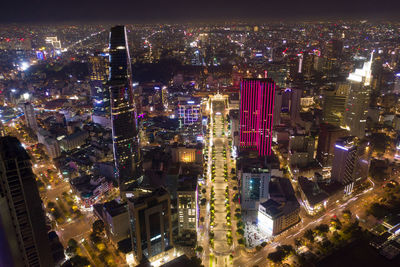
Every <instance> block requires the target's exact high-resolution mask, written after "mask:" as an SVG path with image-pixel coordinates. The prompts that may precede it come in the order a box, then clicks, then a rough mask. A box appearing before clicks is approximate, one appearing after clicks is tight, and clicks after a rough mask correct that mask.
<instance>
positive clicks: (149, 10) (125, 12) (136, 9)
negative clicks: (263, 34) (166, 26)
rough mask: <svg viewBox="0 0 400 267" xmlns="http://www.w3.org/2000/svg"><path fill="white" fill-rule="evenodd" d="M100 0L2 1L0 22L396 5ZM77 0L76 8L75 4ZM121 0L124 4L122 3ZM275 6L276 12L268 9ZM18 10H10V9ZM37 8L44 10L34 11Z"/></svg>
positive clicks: (371, 12) (380, 15) (324, 11)
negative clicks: (60, 0)
mask: <svg viewBox="0 0 400 267" xmlns="http://www.w3.org/2000/svg"><path fill="white" fill-rule="evenodd" d="M108 3H109V2H108V1H105V0H101V1H95V2H94V1H85V2H81V1H77V0H74V1H68V2H59V3H57V5H55V4H54V1H50V0H45V1H41V2H40V4H39V3H37V2H36V1H22V4H23V6H24V7H25V8H24V9H21V8H20V6H19V5H16V4H15V3H14V2H5V3H4V4H3V7H2V8H3V10H4V13H3V16H2V18H0V23H14V22H27V23H28V22H29V23H34V22H37V23H46V22H82V23H85V22H86V23H88V22H89V23H90V22H94V23H102V22H108V23H152V22H153V23H162V22H165V23H173V22H201V21H207V22H210V21H211V20H214V21H224V20H232V19H243V20H253V21H257V20H259V21H263V20H264V21H265V20H266V21H269V20H289V21H293V20H299V19H300V20H301V19H306V20H310V19H311V20H313V19H317V20H318V19H319V20H324V19H329V20H335V19H360V20H362V19H370V20H376V19H383V20H385V19H399V16H398V14H397V13H396V11H395V10H396V8H397V9H398V8H400V4H399V3H397V2H393V1H389V0H383V1H376V0H368V1H362V2H361V1H344V0H337V1H330V2H320V1H316V0H306V1H303V2H302V3H301V4H299V3H298V2H297V1H294V0H289V1H286V2H285V5H282V4H281V3H279V2H276V1H262V0H250V1H247V2H246V4H245V5H244V4H243V2H242V1H239V0H233V1H229V3H227V2H226V1H223V0H218V1H210V0H206V1H203V2H202V3H201V4H199V3H197V2H195V1H180V0H172V1H168V2H165V1H162V0H157V1H155V2H152V3H151V4H150V3H149V2H143V1H126V0H123V1H119V3H118V4H116V5H108V8H107V9H104V8H102V7H104V6H106V5H107V4H108ZM76 6H79V8H75V7H76ZM122 6H124V7H125V8H121V7H122ZM268 10H274V11H275V12H267V11H268ZM13 13H15V14H19V15H17V16H10V15H11V14H13ZM36 14H46V16H37V15H36Z"/></svg>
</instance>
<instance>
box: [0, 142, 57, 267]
mask: <svg viewBox="0 0 400 267" xmlns="http://www.w3.org/2000/svg"><path fill="white" fill-rule="evenodd" d="M0 248H1V249H0V266H43V267H48V266H54V264H53V262H52V254H51V251H50V241H49V238H48V236H47V232H46V223H45V216H44V212H43V207H42V201H41V199H40V196H39V191H38V189H37V185H36V180H35V176H34V174H33V173H32V167H31V162H30V158H29V155H28V153H27V152H26V151H25V149H24V148H23V147H22V145H21V143H20V142H19V141H18V139H16V138H15V137H10V136H6V137H0Z"/></svg>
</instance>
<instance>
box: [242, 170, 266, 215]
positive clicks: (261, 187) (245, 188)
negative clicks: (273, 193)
mask: <svg viewBox="0 0 400 267" xmlns="http://www.w3.org/2000/svg"><path fill="white" fill-rule="evenodd" d="M270 179H271V173H270V171H269V170H268V169H266V168H264V169H261V168H245V169H243V170H242V171H241V182H242V188H241V191H242V192H241V194H242V199H241V206H242V209H244V210H257V209H258V205H259V203H260V202H262V201H265V200H266V199H268V184H269V181H270Z"/></svg>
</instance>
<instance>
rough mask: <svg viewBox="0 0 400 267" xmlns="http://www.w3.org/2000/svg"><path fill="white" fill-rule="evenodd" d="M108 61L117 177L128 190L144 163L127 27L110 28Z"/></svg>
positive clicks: (124, 189)
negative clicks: (141, 156)
mask: <svg viewBox="0 0 400 267" xmlns="http://www.w3.org/2000/svg"><path fill="white" fill-rule="evenodd" d="M109 61H110V75H109V81H108V84H109V86H110V87H109V88H110V100H111V124H112V136H113V147H114V160H115V168H116V176H117V179H118V184H119V188H120V190H121V191H126V190H127V189H128V187H132V186H135V184H136V182H138V179H139V178H140V177H141V166H140V165H141V163H140V155H139V140H138V134H137V132H138V130H137V117H136V110H135V103H134V97H133V88H132V69H131V68H132V67H131V60H130V57H129V49H128V40H127V35H126V29H125V26H115V27H113V28H111V33H110V58H109ZM130 189H131V188H130Z"/></svg>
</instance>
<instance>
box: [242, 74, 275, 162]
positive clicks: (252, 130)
mask: <svg viewBox="0 0 400 267" xmlns="http://www.w3.org/2000/svg"><path fill="white" fill-rule="evenodd" d="M274 96H275V82H274V81H273V80H272V79H270V78H266V79H243V81H242V83H241V90H240V147H241V149H244V150H246V149H256V150H257V151H258V154H259V155H260V156H265V155H270V154H271V146H272V126H273V110H274Z"/></svg>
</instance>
